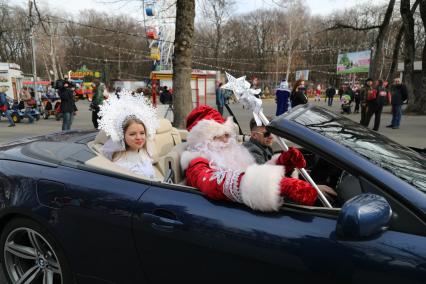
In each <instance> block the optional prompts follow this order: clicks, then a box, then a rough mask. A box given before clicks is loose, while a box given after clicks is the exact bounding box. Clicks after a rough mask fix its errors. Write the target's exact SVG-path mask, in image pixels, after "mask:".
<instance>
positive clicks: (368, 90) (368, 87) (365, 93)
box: [359, 78, 373, 125]
mask: <svg viewBox="0 0 426 284" xmlns="http://www.w3.org/2000/svg"><path fill="white" fill-rule="evenodd" d="M372 95H373V79H371V78H367V80H365V84H364V87H363V88H362V89H361V92H360V97H359V100H360V103H361V120H360V121H359V123H360V124H361V125H365V117H366V114H367V98H368V97H371V96H372Z"/></svg>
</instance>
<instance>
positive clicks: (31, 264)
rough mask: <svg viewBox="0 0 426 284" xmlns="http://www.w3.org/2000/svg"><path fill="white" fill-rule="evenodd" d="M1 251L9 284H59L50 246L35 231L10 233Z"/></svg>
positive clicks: (60, 277)
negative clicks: (10, 282)
mask: <svg viewBox="0 0 426 284" xmlns="http://www.w3.org/2000/svg"><path fill="white" fill-rule="evenodd" d="M3 250H4V251H3V253H4V259H5V263H4V264H5V267H6V270H7V271H6V272H7V273H8V275H9V277H10V279H11V281H12V283H14V284H15V283H16V284H21V283H42V284H57V283H58V284H62V283H63V277H62V272H61V266H60V263H59V261H58V257H57V256H56V254H55V251H54V250H53V248H52V245H51V244H49V242H48V241H47V240H46V239H45V238H44V237H43V236H42V235H41V234H39V233H38V232H36V231H35V230H32V229H30V228H25V227H19V228H16V229H15V230H13V231H11V232H10V233H9V235H8V236H7V238H6V242H5V245H4V249H3Z"/></svg>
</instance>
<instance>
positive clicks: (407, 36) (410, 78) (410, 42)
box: [400, 0, 417, 112]
mask: <svg viewBox="0 0 426 284" xmlns="http://www.w3.org/2000/svg"><path fill="white" fill-rule="evenodd" d="M400 12H401V18H402V24H403V26H404V82H405V85H406V86H407V92H408V97H409V98H410V100H409V103H408V106H407V109H406V111H407V112H412V111H416V108H417V106H416V105H415V103H414V101H415V100H413V96H414V58H415V47H414V46H415V39H414V18H413V14H412V13H411V10H410V0H401V7H400Z"/></svg>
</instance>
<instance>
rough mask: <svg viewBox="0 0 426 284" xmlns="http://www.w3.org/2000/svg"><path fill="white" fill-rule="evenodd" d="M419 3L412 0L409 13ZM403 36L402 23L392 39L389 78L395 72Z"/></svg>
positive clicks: (412, 12) (414, 9)
mask: <svg viewBox="0 0 426 284" xmlns="http://www.w3.org/2000/svg"><path fill="white" fill-rule="evenodd" d="M419 3H420V0H416V2H414V4H413V6H412V8H411V14H414V12H415V11H416V9H417V6H418V5H419ZM403 36H404V25H402V24H401V25H400V26H399V28H398V33H397V34H396V37H395V40H394V47H393V52H392V63H391V66H390V68H389V73H388V76H387V78H389V76H392V75H393V73H394V72H395V69H396V65H397V64H398V55H399V52H400V48H401V41H402V37H403Z"/></svg>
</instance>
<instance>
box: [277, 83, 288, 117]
mask: <svg viewBox="0 0 426 284" xmlns="http://www.w3.org/2000/svg"><path fill="white" fill-rule="evenodd" d="M290 93H291V91H290V89H289V88H288V83H287V81H285V80H284V81H281V83H280V87H279V88H278V89H277V90H276V92H275V102H276V103H277V111H276V116H279V115H281V114H283V113H285V112H286V111H287V110H288V99H289V97H290Z"/></svg>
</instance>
